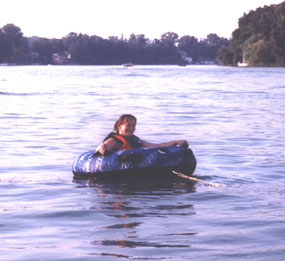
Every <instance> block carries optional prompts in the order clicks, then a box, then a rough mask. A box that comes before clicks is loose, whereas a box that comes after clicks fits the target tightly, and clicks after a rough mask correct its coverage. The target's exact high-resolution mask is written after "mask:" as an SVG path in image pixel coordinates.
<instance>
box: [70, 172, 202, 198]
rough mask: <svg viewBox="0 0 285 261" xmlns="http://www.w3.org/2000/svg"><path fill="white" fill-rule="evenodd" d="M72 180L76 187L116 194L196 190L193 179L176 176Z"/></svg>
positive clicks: (169, 192) (190, 191)
mask: <svg viewBox="0 0 285 261" xmlns="http://www.w3.org/2000/svg"><path fill="white" fill-rule="evenodd" d="M73 182H74V183H76V184H77V187H78V188H80V187H93V188H96V189H100V190H101V191H103V192H104V193H106V194H118V195H131V194H138V193H149V195H151V194H153V193H157V192H160V193H162V192H163V191H164V192H165V193H166V194H169V195H171V194H173V193H192V192H195V191H196V188H195V183H196V182H195V181H185V180H183V179H181V178H178V177H175V176H173V177H169V176H168V177H166V178H163V179H159V180H158V179H152V178H145V179H142V178H139V179H110V180H106V179H104V180H102V179H96V178H90V179H79V178H74V179H73Z"/></svg>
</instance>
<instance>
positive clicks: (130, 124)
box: [118, 119, 136, 136]
mask: <svg viewBox="0 0 285 261" xmlns="http://www.w3.org/2000/svg"><path fill="white" fill-rule="evenodd" d="M118 129H119V134H120V135H123V136H132V135H133V134H134V132H135V129H136V121H135V120H133V119H126V120H125V121H124V122H123V123H122V124H121V125H120V126H119V128H118Z"/></svg>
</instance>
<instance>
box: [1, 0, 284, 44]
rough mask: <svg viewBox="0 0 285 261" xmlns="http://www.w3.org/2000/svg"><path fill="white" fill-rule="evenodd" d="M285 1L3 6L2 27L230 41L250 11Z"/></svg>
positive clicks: (13, 0) (15, 0) (17, 2)
mask: <svg viewBox="0 0 285 261" xmlns="http://www.w3.org/2000/svg"><path fill="white" fill-rule="evenodd" d="M283 1H284V0H1V8H0V27H3V26H4V25H6V24H8V23H12V24H14V25H16V26H18V27H20V28H21V30H22V32H23V34H24V36H39V37H46V38H62V37H64V36H66V35H67V34H69V33H70V32H75V33H83V34H87V35H89V36H91V35H97V36H101V37H103V38H108V37H109V36H118V37H121V35H123V36H124V38H129V35H130V34H131V33H134V34H144V35H145V37H147V38H150V39H155V38H158V39H159V38H160V36H161V35H162V34H163V33H166V32H175V33H177V34H178V35H179V37H182V36H184V35H190V36H195V37H197V38H198V39H199V38H205V37H207V35H208V34H210V33H216V34H217V35H218V36H220V37H225V38H230V37H231V33H232V32H233V31H234V30H235V29H236V28H238V19H239V18H240V17H241V16H242V15H243V14H244V13H248V12H249V11H250V10H255V9H256V8H258V7H263V6H264V5H271V4H279V3H282V2H283Z"/></svg>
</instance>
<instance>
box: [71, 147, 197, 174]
mask: <svg viewBox="0 0 285 261" xmlns="http://www.w3.org/2000/svg"><path fill="white" fill-rule="evenodd" d="M195 168H196V159H195V156H194V154H193V152H192V150H191V149H186V148H183V147H179V146H169V147H160V148H140V149H129V150H119V151H117V152H114V153H113V154H111V155H110V156H96V153H95V154H94V151H89V152H85V153H83V154H81V155H80V156H79V157H78V158H77V159H76V160H75V161H74V163H73V166H72V171H73V174H74V176H75V177H80V178H85V177H86V178H89V177H96V178H110V177H111V178H112V177H122V176H123V177H137V176H138V175H139V176H140V177H147V176H151V177H153V176H158V175H163V176H165V175H167V174H168V175H169V173H171V172H172V171H173V170H175V171H179V172H183V173H185V174H187V175H189V176H190V175H192V173H193V172H194V170H195ZM172 175H173V174H172Z"/></svg>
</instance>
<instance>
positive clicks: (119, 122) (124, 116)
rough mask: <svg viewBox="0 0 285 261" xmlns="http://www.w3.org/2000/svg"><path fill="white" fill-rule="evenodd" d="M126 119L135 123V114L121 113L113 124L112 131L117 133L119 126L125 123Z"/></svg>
mask: <svg viewBox="0 0 285 261" xmlns="http://www.w3.org/2000/svg"><path fill="white" fill-rule="evenodd" d="M128 120H131V121H134V122H135V123H137V119H136V117H135V116H133V115H131V114H122V115H121V116H120V118H119V119H118V120H117V121H116V123H115V125H114V131H115V132H116V133H119V127H120V126H121V125H122V124H124V123H126V122H127V121H128Z"/></svg>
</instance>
